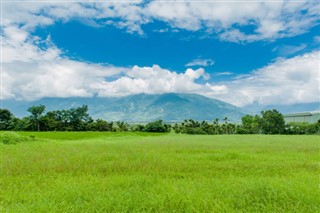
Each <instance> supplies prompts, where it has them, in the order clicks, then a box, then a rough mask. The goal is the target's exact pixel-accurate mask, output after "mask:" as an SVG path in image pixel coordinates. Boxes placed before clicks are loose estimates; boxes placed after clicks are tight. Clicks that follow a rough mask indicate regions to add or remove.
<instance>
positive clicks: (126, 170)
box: [0, 132, 320, 213]
mask: <svg viewBox="0 0 320 213" xmlns="http://www.w3.org/2000/svg"><path fill="white" fill-rule="evenodd" d="M0 134H1V135H2V136H1V137H3V134H8V133H0ZM11 134H12V135H11V136H12V137H17V138H20V139H19V140H20V143H17V144H14V145H7V144H3V143H0V148H1V182H0V190H1V192H0V196H1V197H0V198H1V203H0V204H1V212H312V213H315V212H319V211H320V210H319V209H320V199H319V197H320V189H319V183H320V180H319V174H320V173H319V172H320V169H319V168H320V166H319V165H320V164H319V162H320V152H319V151H320V140H319V139H320V137H319V136H265V135H243V136H242V135H227V136H226V135H218V136H200V135H198V136H190V135H176V134H144V133H93V132H86V133H57V132H48V133H35V132H32V133H30V132H21V133H11ZM30 135H32V138H31V137H30ZM11 136H10V137H11Z"/></svg>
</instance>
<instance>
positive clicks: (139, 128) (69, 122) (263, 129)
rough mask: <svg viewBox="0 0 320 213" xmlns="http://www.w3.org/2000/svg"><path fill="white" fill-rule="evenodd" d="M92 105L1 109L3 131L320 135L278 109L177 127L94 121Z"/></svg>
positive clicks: (316, 128)
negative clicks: (24, 112)
mask: <svg viewBox="0 0 320 213" xmlns="http://www.w3.org/2000/svg"><path fill="white" fill-rule="evenodd" d="M88 110H89V109H88V106H86V105H83V106H81V107H76V108H71V109H67V110H55V111H48V112H46V107H45V106H44V105H39V106H32V107H30V108H29V109H28V112H29V113H30V115H29V116H27V117H24V118H21V119H19V118H16V117H15V116H14V115H13V114H12V113H11V112H10V111H9V110H8V109H0V130H14V131H110V132H126V131H132V132H170V131H171V129H172V130H173V131H174V132H175V133H183V134H210V135H217V134H261V133H262V134H315V133H319V132H320V121H318V123H315V124H309V123H288V124H285V121H284V118H283V115H282V114H281V113H280V112H278V111H277V110H275V109H273V110H267V111H262V112H261V116H260V115H254V116H253V115H245V116H243V117H242V119H241V124H235V123H230V122H229V121H228V118H227V117H225V118H224V119H223V120H222V121H221V122H219V120H218V119H217V118H216V119H214V121H213V122H212V123H210V122H207V121H202V122H199V121H195V120H192V119H189V120H184V121H183V122H182V123H176V124H173V125H170V124H166V123H165V122H164V121H162V120H157V121H154V122H150V123H148V124H128V123H126V122H124V121H117V122H112V121H111V122H108V121H105V120H102V119H96V120H94V119H93V118H92V117H91V116H90V115H89V113H88Z"/></svg>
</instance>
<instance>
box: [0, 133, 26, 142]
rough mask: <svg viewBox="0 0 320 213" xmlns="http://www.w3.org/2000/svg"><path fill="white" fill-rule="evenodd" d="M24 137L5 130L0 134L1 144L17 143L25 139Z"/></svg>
mask: <svg viewBox="0 0 320 213" xmlns="http://www.w3.org/2000/svg"><path fill="white" fill-rule="evenodd" d="M25 140H26V138H25V137H23V136H20V135H18V134H16V133H13V132H5V133H3V134H1V136H0V141H1V143H3V144H17V143H21V142H22V141H25Z"/></svg>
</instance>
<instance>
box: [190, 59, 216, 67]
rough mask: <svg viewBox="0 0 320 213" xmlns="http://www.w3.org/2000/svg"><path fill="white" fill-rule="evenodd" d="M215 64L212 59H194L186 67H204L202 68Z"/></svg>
mask: <svg viewBox="0 0 320 213" xmlns="http://www.w3.org/2000/svg"><path fill="white" fill-rule="evenodd" d="M213 64H214V60H212V59H194V60H192V61H190V62H189V63H187V64H186V65H185V66H186V67H192V66H202V67H207V66H212V65H213Z"/></svg>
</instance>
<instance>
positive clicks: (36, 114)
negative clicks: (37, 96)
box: [28, 104, 46, 131]
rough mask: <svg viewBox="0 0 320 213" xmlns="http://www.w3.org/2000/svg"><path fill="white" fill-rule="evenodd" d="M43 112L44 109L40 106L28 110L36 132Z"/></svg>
mask: <svg viewBox="0 0 320 213" xmlns="http://www.w3.org/2000/svg"><path fill="white" fill-rule="evenodd" d="M45 110H46V107H45V106H44V105H42V104H40V105H39V106H32V107H30V108H29V109H28V112H30V113H31V115H30V120H31V122H32V123H33V124H35V126H36V128H37V130H38V131H40V121H41V118H42V114H43V113H44V111H45Z"/></svg>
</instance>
